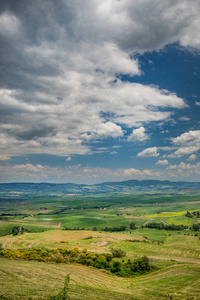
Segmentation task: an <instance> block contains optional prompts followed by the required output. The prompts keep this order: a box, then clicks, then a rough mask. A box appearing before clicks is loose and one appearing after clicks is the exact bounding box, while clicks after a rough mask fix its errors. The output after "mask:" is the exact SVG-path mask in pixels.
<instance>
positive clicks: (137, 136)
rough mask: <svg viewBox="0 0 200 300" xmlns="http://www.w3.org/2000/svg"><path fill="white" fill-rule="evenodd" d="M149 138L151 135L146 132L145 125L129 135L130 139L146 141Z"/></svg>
mask: <svg viewBox="0 0 200 300" xmlns="http://www.w3.org/2000/svg"><path fill="white" fill-rule="evenodd" d="M147 139H149V136H148V135H147V134H146V133H145V128H144V127H140V128H137V129H134V130H133V132H132V134H131V135H129V136H128V139H127V140H128V141H129V142H131V141H141V142H143V141H145V140H147Z"/></svg>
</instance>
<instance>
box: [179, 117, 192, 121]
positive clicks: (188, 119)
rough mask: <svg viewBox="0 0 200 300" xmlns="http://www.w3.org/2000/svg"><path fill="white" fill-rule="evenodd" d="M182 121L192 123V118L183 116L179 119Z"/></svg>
mask: <svg viewBox="0 0 200 300" xmlns="http://www.w3.org/2000/svg"><path fill="white" fill-rule="evenodd" d="M179 120H180V121H190V118H188V117H186V116H183V117H180V118H179Z"/></svg>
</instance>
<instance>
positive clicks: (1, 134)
mask: <svg viewBox="0 0 200 300" xmlns="http://www.w3.org/2000/svg"><path fill="white" fill-rule="evenodd" d="M199 31H200V1H197V0H173V1H172V0H165V1H160V0H140V1H137V0H101V1H99V0H84V1H82V0H57V1H53V0H42V1H39V0H20V1H16V0H1V3H0V182H56V183H61V182H74V183H86V184H93V183H99V182H104V181H122V180H130V179H139V180H143V179H159V180H172V181H180V180H181V181H182V180H184V181H200V153H199V152H200V151H199V150H200V84H199V82H200V34H199Z"/></svg>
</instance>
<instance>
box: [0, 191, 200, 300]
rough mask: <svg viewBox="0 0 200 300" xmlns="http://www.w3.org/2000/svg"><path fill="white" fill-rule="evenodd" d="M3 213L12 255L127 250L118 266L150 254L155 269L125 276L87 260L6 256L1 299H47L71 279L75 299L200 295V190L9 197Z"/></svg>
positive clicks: (1, 224)
mask: <svg viewBox="0 0 200 300" xmlns="http://www.w3.org/2000/svg"><path fill="white" fill-rule="evenodd" d="M1 207H2V208H3V209H2V210H1V214H0V244H1V248H2V249H4V251H8V252H7V253H9V251H13V250H14V251H22V252H23V251H25V250H30V251H31V250H32V249H33V250H34V249H41V250H36V251H46V252H48V251H54V252H52V253H55V254H56V253H59V251H61V252H62V253H65V251H66V253H67V251H68V252H69V253H70V251H73V249H78V250H77V251H80V253H82V251H83V252H84V251H85V253H86V251H87V253H88V254H89V253H91V254H94V253H97V254H98V255H100V257H102V255H103V256H104V255H107V254H111V253H112V251H113V249H121V250H123V251H125V253H126V255H125V256H123V257H119V258H117V257H116V258H113V262H112V265H113V266H114V264H116V265H117V264H120V265H123V264H125V265H128V263H130V262H133V261H134V260H137V259H139V258H141V257H143V256H147V257H148V259H149V262H150V265H151V266H152V267H151V270H150V271H148V272H146V273H145V272H143V273H140V274H139V273H137V274H136V273H135V275H134V276H133V275H131V276H127V275H126V276H125V275H124V277H123V276H119V274H122V273H119V274H117V273H113V272H114V271H111V269H109V268H97V267H95V265H94V266H92V265H90V266H89V265H88V266H87V265H84V263H83V262H82V261H81V260H80V263H76V261H75V260H73V259H72V258H71V256H70V255H69V257H68V258H67V261H66V259H65V260H62V259H63V258H62V259H61V260H60V261H58V260H55V259H54V260H53V259H52V260H49V261H46V262H45V261H39V259H38V260H37V258H34V259H33V260H26V259H21V258H20V257H19V256H18V257H12V258H11V259H9V254H6V255H1V256H0V272H1V282H0V284H1V296H0V297H2V298H0V299H24V300H25V299H46V297H47V295H50V294H53V293H58V292H59V291H60V290H61V289H62V287H63V282H64V278H65V276H66V275H67V274H70V283H69V296H70V298H71V299H149V298H150V297H151V298H152V299H191V300H192V299H194V300H195V299H196V300H197V299H199V297H200V288H199V283H200V238H199V237H200V232H199V225H198V224H200V218H199V217H198V214H197V212H198V211H200V194H199V192H198V191H196V192H195V191H192V193H191V192H190V191H189V192H188V193H187V192H185V191H184V192H180V191H179V192H178V191H173V192H172V191H171V192H170V193H166V192H163V193H148V194H147V193H144V192H138V191H137V192H130V193H123V192H119V193H105V194H94V195H66V194H62V193H59V194H58V193H57V194H56V193H53V194H49V195H48V196H47V195H46V194H43V193H38V194H37V193H34V194H33V193H26V194H25V193H22V194H15V193H12V195H10V194H8V193H7V194H6V193H5V194H2V198H1ZM149 224H153V226H154V227H152V228H151V226H149ZM154 224H161V228H157V227H156V226H157V225H156V226H155V225H154ZM169 226H171V227H169ZM177 226H182V227H177ZM195 226H196V227H195ZM14 227H15V230H18V231H13V228H14ZM21 231H23V234H22V232H21ZM57 249H61V250H57ZM34 251H35V250H34ZM59 255H60V256H61V254H57V256H59ZM81 255H82V258H83V257H85V256H84V254H81ZM3 297H4V298H3Z"/></svg>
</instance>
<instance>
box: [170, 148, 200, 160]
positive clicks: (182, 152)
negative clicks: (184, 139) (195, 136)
mask: <svg viewBox="0 0 200 300" xmlns="http://www.w3.org/2000/svg"><path fill="white" fill-rule="evenodd" d="M198 150H199V148H198V147H194V146H191V147H181V148H179V149H178V150H177V151H175V152H174V153H173V154H169V155H168V157H169V158H176V157H182V156H184V155H186V154H190V153H194V152H196V151H198Z"/></svg>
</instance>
